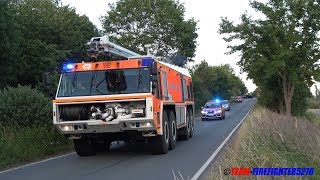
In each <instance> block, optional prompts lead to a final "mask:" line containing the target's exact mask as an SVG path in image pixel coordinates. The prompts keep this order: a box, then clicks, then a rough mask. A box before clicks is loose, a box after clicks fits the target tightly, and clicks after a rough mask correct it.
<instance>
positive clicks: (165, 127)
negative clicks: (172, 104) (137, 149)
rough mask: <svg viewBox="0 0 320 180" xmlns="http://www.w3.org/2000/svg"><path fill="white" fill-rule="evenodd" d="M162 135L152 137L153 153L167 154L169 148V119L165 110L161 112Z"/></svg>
mask: <svg viewBox="0 0 320 180" xmlns="http://www.w3.org/2000/svg"><path fill="white" fill-rule="evenodd" d="M162 132H163V134H162V135H159V136H156V137H154V138H153V142H152V144H153V153H154V154H167V153H168V150H169V139H170V138H169V132H170V130H169V121H168V115H167V113H166V112H165V111H163V114H162Z"/></svg>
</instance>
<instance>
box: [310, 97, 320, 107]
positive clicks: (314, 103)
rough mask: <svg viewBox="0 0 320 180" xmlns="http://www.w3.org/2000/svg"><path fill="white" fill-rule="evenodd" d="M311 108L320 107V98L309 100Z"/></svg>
mask: <svg viewBox="0 0 320 180" xmlns="http://www.w3.org/2000/svg"><path fill="white" fill-rule="evenodd" d="M309 109H320V100H316V99H311V100H310V101H309Z"/></svg>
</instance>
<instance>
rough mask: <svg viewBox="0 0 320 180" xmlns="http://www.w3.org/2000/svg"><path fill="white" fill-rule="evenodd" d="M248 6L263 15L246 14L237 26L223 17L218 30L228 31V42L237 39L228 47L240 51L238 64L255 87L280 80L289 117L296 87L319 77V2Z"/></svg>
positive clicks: (287, 0)
mask: <svg viewBox="0 0 320 180" xmlns="http://www.w3.org/2000/svg"><path fill="white" fill-rule="evenodd" d="M250 5H251V7H252V8H253V9H254V10H255V11H257V12H261V13H262V14H263V15H264V18H263V19H253V18H252V17H251V16H249V15H248V14H247V13H245V14H242V15H241V23H240V24H237V25H234V23H233V22H231V21H229V20H228V19H227V18H222V22H221V24H220V30H219V32H220V33H221V34H230V36H228V37H226V38H224V39H225V40H226V41H227V42H231V41H232V40H235V39H236V40H240V42H241V43H240V44H237V45H229V46H228V47H229V48H230V49H231V51H230V53H234V52H241V53H242V57H241V60H240V61H239V62H238V64H239V65H240V66H241V68H242V70H243V71H245V72H247V73H248V76H249V78H251V79H253V80H254V82H255V83H256V84H257V85H258V86H262V85H265V84H266V82H268V81H269V80H270V79H272V78H276V79H279V82H280V84H278V86H280V87H281V89H282V94H283V96H282V97H283V100H284V104H285V109H286V114H287V115H289V116H290V115H291V113H292V98H293V96H294V92H295V90H296V88H297V86H299V85H300V84H301V83H305V85H307V87H310V86H311V85H312V84H313V80H314V78H317V77H319V71H320V70H319V64H317V63H316V62H317V61H318V60H319V53H320V51H319V43H318V41H319V36H318V33H319V30H320V26H319V25H320V24H319V19H320V13H319V11H318V10H319V8H320V4H319V3H318V2H317V1H316V0H269V1H268V2H267V3H261V2H257V1H253V2H251V3H250ZM267 84H268V83H267ZM301 87H302V86H301ZM270 89H271V87H270Z"/></svg>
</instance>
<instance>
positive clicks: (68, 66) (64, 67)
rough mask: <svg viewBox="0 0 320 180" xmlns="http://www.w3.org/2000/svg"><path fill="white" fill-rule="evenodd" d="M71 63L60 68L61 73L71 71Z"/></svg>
mask: <svg viewBox="0 0 320 180" xmlns="http://www.w3.org/2000/svg"><path fill="white" fill-rule="evenodd" d="M73 66H74V64H73V63H66V64H63V66H62V71H71V70H72V69H73Z"/></svg>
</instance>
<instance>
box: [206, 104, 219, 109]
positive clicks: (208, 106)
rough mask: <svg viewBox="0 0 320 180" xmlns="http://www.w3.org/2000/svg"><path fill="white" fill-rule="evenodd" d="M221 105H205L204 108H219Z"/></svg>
mask: <svg viewBox="0 0 320 180" xmlns="http://www.w3.org/2000/svg"><path fill="white" fill-rule="evenodd" d="M220 107H221V105H220V104H215V103H206V105H205V106H204V108H220Z"/></svg>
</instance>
